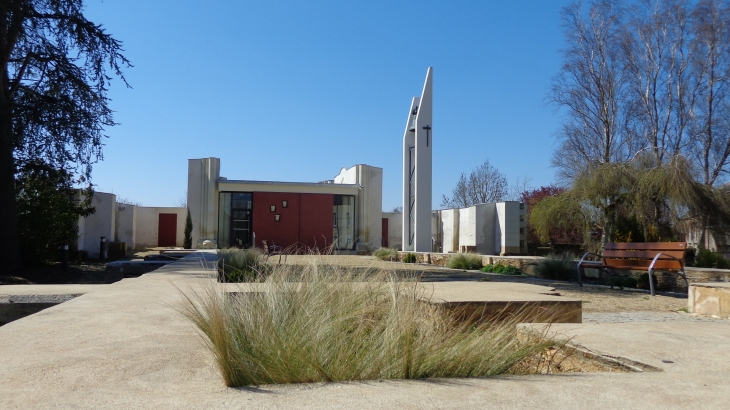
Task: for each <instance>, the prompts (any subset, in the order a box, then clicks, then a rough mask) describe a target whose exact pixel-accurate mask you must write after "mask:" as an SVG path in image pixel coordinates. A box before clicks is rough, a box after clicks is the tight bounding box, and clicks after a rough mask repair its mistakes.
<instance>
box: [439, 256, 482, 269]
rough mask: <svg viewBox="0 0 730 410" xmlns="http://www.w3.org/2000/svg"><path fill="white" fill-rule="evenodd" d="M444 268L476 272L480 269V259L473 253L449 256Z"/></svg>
mask: <svg viewBox="0 0 730 410" xmlns="http://www.w3.org/2000/svg"><path fill="white" fill-rule="evenodd" d="M446 267H447V268H451V269H465V270H477V269H479V268H481V267H482V257H481V256H479V255H475V254H473V253H457V254H454V255H451V256H449V259H448V260H447V261H446Z"/></svg>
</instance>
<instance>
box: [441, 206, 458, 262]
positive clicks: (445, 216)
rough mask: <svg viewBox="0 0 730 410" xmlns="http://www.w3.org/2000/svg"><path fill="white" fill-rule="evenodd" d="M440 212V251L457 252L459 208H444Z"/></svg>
mask: <svg viewBox="0 0 730 410" xmlns="http://www.w3.org/2000/svg"><path fill="white" fill-rule="evenodd" d="M440 212H441V231H442V232H443V235H442V238H441V251H442V252H444V253H449V252H459V210H458V209H444V210H442V211H440Z"/></svg>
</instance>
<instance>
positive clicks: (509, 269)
mask: <svg viewBox="0 0 730 410" xmlns="http://www.w3.org/2000/svg"><path fill="white" fill-rule="evenodd" d="M481 271H482V272H487V273H499V274H501V275H514V276H517V275H522V270H521V269H520V268H517V267H514V266H512V265H502V264H501V263H497V264H495V265H487V266H485V267H483V268H482V269H481Z"/></svg>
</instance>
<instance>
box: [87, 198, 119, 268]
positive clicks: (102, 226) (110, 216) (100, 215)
mask: <svg viewBox="0 0 730 410" xmlns="http://www.w3.org/2000/svg"><path fill="white" fill-rule="evenodd" d="M116 201H117V196H116V195H114V194H108V193H105V192H94V196H93V198H92V200H91V205H92V206H93V207H94V208H95V209H96V212H94V213H93V214H92V215H89V216H87V217H86V218H79V240H78V249H79V250H80V251H86V252H87V253H88V256H89V257H90V258H98V257H99V241H100V239H101V237H102V236H103V237H105V238H106V240H107V241H113V240H114V227H115V217H116V204H117V202H116Z"/></svg>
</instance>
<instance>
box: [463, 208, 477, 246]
mask: <svg viewBox="0 0 730 410" xmlns="http://www.w3.org/2000/svg"><path fill="white" fill-rule="evenodd" d="M476 211H477V210H476V207H473V206H472V207H469V208H461V209H459V246H460V247H461V246H476V245H477V237H476V229H475V228H474V227H475V226H476V219H477V215H476Z"/></svg>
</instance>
